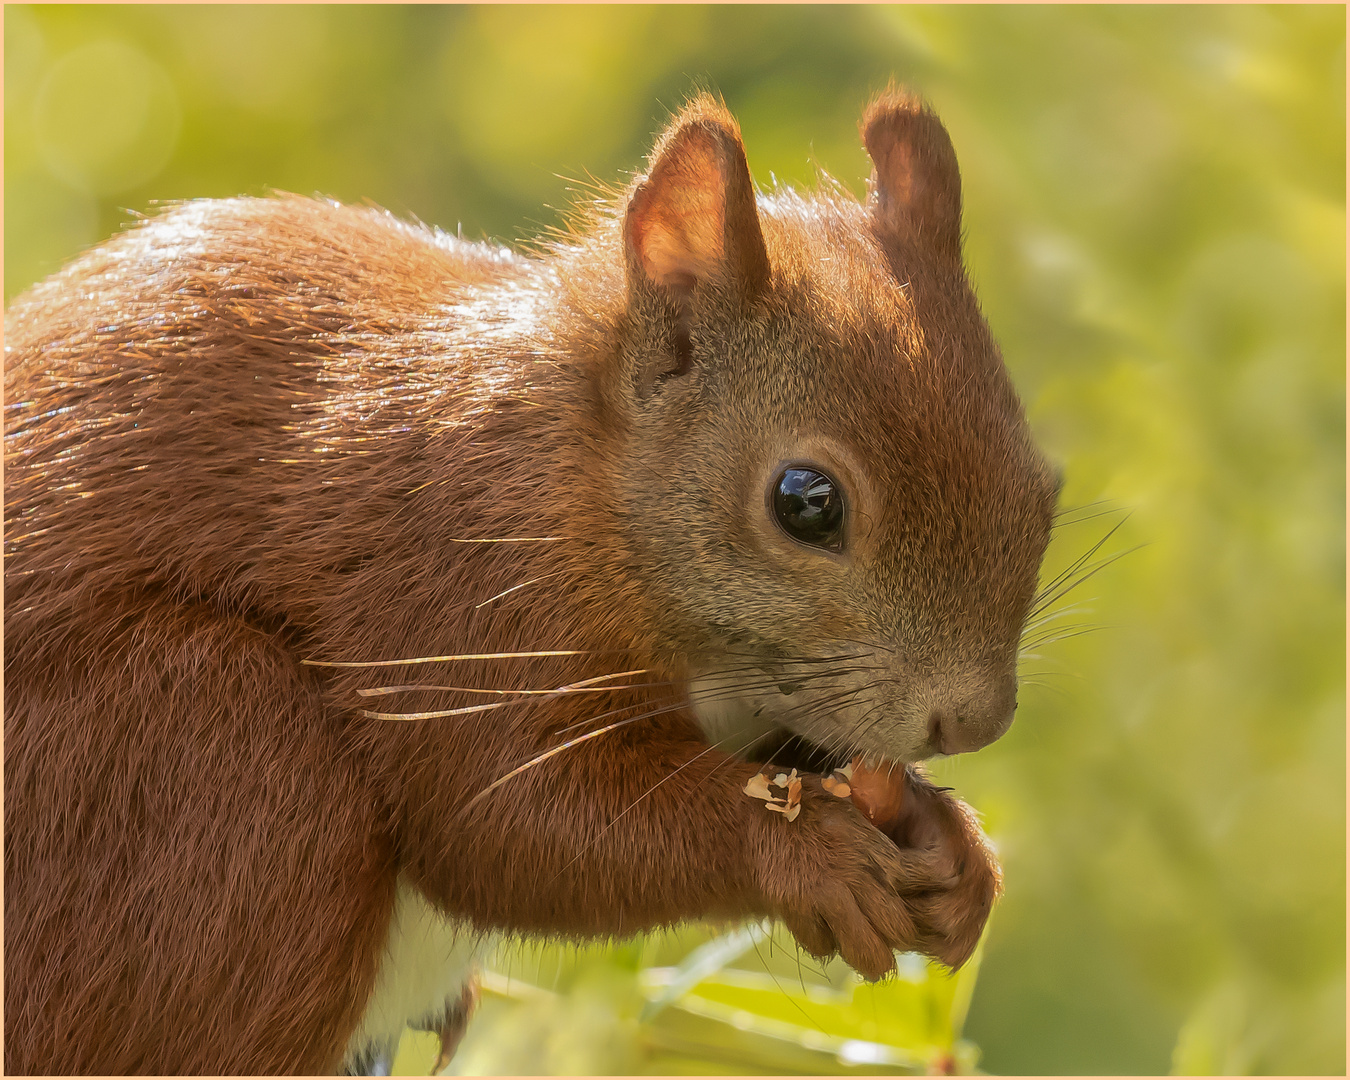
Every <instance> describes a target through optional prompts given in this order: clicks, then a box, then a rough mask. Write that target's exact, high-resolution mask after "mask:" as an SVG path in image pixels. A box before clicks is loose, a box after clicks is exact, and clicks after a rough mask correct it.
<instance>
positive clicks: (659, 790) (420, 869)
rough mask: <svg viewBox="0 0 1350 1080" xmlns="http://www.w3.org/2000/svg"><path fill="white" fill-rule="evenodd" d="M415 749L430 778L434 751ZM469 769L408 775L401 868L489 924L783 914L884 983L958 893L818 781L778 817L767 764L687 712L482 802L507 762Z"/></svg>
mask: <svg viewBox="0 0 1350 1080" xmlns="http://www.w3.org/2000/svg"><path fill="white" fill-rule="evenodd" d="M562 726H566V725H562ZM611 736H613V737H611ZM466 745H471V740H469V739H467V738H462V739H460V740H459V742H458V743H457V746H458V747H460V748H461V749H462V748H463V747H464V746H466ZM531 749H533V746H531ZM521 755H522V757H527V756H528V751H525V750H522V752H521ZM405 756H406V755H405ZM413 756H414V757H415V758H417V759H419V760H420V762H421V766H422V772H423V779H422V781H421V782H422V783H426V782H428V781H427V777H430V776H432V775H434V773H433V771H432V770H431V769H430V768H429V767H428V766H426V764H425V761H426V759H427V758H428V757H431V758H434V756H435V754H434V747H433V746H432V745H424V746H423V747H422V748H421V749H420V750H419V751H418V752H417V754H415V755H413ZM456 764H457V768H456V770H455V772H454V775H453V778H452V779H449V780H444V779H443V780H442V781H441V784H442V786H444V785H446V784H448V785H450V786H451V787H454V788H456V789H457V790H455V791H449V792H447V791H445V790H425V789H423V788H421V787H420V786H419V782H418V781H417V780H415V779H412V778H411V776H410V778H409V779H408V781H407V782H406V784H405V798H407V803H406V804H405V808H404V811H403V815H404V816H403V828H402V832H401V835H400V846H401V850H402V851H403V855H404V871H405V873H407V874H408V875H409V877H410V878H411V879H412V880H414V881H415V882H416V883H417V884H418V886H419V887H420V888H421V889H422V890H423V891H424V893H425V894H426V895H427V896H428V897H429V898H431V899H432V900H433V901H434V902H436V903H438V904H439V905H440V906H442V907H443V908H444V909H445V910H446V911H447V912H448V913H450V914H453V915H457V916H460V917H464V918H468V919H469V920H471V921H472V922H474V923H475V924H477V925H478V926H480V927H483V928H502V929H509V930H515V931H523V932H527V933H541V934H562V935H570V936H606V935H625V934H630V933H635V932H637V931H640V930H645V929H649V928H651V927H654V926H658V925H665V924H670V923H674V922H677V921H679V920H681V919H687V918H700V917H714V918H720V917H732V918H740V917H746V916H759V915H773V916H778V917H780V918H782V919H783V920H784V921H785V922H786V923H787V925H788V927H789V928H790V929H791V930H792V931H793V932H794V934H796V936H797V937H798V939H799V940H800V941H801V942H802V943H803V945H805V946H806V947H807V948H808V949H809V950H811V951H813V952H817V953H832V952H836V951H837V952H839V953H841V954H842V955H843V956H844V958H845V959H846V960H847V961H848V962H849V963H850V964H852V965H853V966H854V967H855V968H857V969H858V970H859V971H861V972H862V973H863V974H865V975H867V976H869V977H872V978H877V977H880V976H881V975H883V974H885V973H886V972H888V971H890V970H892V969H893V967H894V956H893V950H895V949H909V948H916V947H920V946H921V945H925V944H926V943H927V941H928V937H929V934H928V929H927V927H926V926H925V925H924V924H923V911H922V910H921V903H922V902H923V898H924V897H926V896H927V895H928V894H929V893H931V892H932V890H934V889H942V888H949V887H950V880H949V879H950V876H951V868H950V867H949V866H948V865H946V863H944V862H941V861H940V860H935V859H934V858H933V857H931V856H930V854H929V853H928V852H926V851H917V850H910V851H905V850H902V849H901V848H899V847H898V846H897V845H896V844H895V843H893V842H892V841H891V840H890V839H889V838H888V837H886V836H885V835H884V834H883V833H881V832H880V831H878V830H877V829H876V828H874V827H873V826H872V825H871V824H870V823H869V822H868V821H867V820H866V818H865V817H864V816H863V815H862V814H861V813H860V812H859V811H858V810H857V808H856V807H854V806H853V805H852V803H851V802H849V800H847V799H843V800H841V799H838V798H836V797H834V796H832V795H829V794H828V793H826V792H825V791H824V789H823V788H822V787H821V786H820V781H819V778H816V777H807V778H806V783H805V784H804V785H803V787H802V789H801V795H800V798H801V811H800V813H799V814H798V815H796V816H795V819H794V820H788V818H787V816H786V815H784V814H782V813H771V812H769V810H768V808H767V807H766V804H765V802H764V801H762V800H760V799H755V798H751V797H750V796H748V795H747V794H746V793H745V790H744V789H745V784H746V781H747V779H748V778H749V777H750V775H751V774H753V773H754V772H755V771H756V769H757V768H758V767H757V766H754V765H751V764H748V763H746V762H743V761H738V760H736V759H734V758H731V757H728V756H727V755H726V754H723V753H721V752H719V751H717V750H715V749H712V748H710V747H709V746H708V744H707V743H706V741H704V740H703V739H702V738H701V737H700V733H699V730H698V728H697V727H696V725H695V722H694V721H693V719H692V718H691V717H690V716H688V715H686V714H684V713H666V714H664V715H659V716H652V717H650V718H648V719H643V720H641V721H638V722H636V723H634V724H632V725H630V726H627V727H623V728H621V729H619V730H617V731H615V732H612V733H610V734H606V735H605V736H604V737H602V738H596V739H595V740H592V741H588V742H583V743H576V744H575V745H572V746H570V747H569V748H568V749H567V750H566V751H565V752H562V753H559V754H558V755H557V756H556V757H553V758H550V759H548V760H546V761H542V762H541V763H540V764H539V766H538V767H535V768H531V769H529V770H527V771H524V772H521V773H520V774H518V775H516V776H514V777H513V778H512V779H511V780H509V781H507V782H505V783H503V784H501V785H500V786H499V787H497V788H495V789H493V790H492V791H490V792H489V793H488V794H487V795H486V796H483V797H481V798H478V799H476V800H475V799H474V796H475V795H477V794H478V793H479V792H481V791H483V790H484V788H486V787H487V786H488V785H489V784H490V783H491V782H492V781H493V780H494V779H495V778H496V777H495V776H494V775H493V772H494V771H495V772H497V773H498V775H504V774H505V772H506V771H509V766H510V763H509V762H508V763H502V762H500V761H498V762H494V763H492V764H491V765H485V764H484V763H481V762H473V761H466V760H464V759H462V758H461V759H460V760H459V761H458V762H457V763H456Z"/></svg>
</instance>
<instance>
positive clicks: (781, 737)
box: [740, 726, 852, 776]
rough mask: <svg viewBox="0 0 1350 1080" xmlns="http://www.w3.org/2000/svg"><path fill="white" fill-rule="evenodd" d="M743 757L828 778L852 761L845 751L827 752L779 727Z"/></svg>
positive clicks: (756, 743) (749, 747) (759, 739)
mask: <svg viewBox="0 0 1350 1080" xmlns="http://www.w3.org/2000/svg"><path fill="white" fill-rule="evenodd" d="M740 756H742V757H744V758H745V759H746V760H747V761H750V762H752V763H754V764H759V765H767V764H770V763H772V764H774V765H778V766H781V767H783V768H787V769H796V770H797V771H798V772H809V773H818V774H820V775H821V776H829V775H830V774H831V773H832V772H834V770H835V769H842V768H843V767H844V766H846V765H847V764H848V763H849V762H850V761H851V760H852V755H851V754H849V753H847V752H845V751H842V750H828V749H826V748H825V747H823V746H821V745H819V744H818V743H813V742H811V741H810V740H809V739H807V738H805V737H803V736H801V735H798V734H797V733H796V732H793V731H789V730H788V729H787V728H782V727H777V726H775V727H774V728H772V729H771V730H770V731H767V732H765V733H764V734H763V735H761V736H760V737H759V738H757V739H756V740H755V741H754V743H753V745H751V746H748V747H746V749H745V750H744V751H743V753H742V754H741V755H740Z"/></svg>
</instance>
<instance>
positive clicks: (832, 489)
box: [771, 465, 844, 551]
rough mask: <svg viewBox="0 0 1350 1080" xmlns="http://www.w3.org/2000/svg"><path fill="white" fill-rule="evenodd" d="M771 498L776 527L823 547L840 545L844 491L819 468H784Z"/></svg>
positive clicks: (797, 466) (842, 527)
mask: <svg viewBox="0 0 1350 1080" xmlns="http://www.w3.org/2000/svg"><path fill="white" fill-rule="evenodd" d="M771 501H772V504H773V516H774V518H775V519H776V520H777V522H778V526H779V528H781V529H782V530H783V531H784V532H785V533H787V534H788V536H790V537H792V539H794V540H796V541H798V542H799V543H802V544H808V545H810V546H811V547H818V548H824V549H825V550H827V551H839V550H840V549H841V548H842V547H843V546H844V493H843V491H842V490H841V489H840V487H839V485H838V484H837V483H836V482H835V481H834V480H833V479H832V478H831V477H830V476H828V475H826V474H825V473H823V472H821V471H820V470H819V469H808V468H804V467H803V466H799V465H794V466H792V467H791V468H787V469H784V470H783V471H782V473H780V474H779V476H778V480H777V481H776V482H775V483H774V486H773V497H772V500H771Z"/></svg>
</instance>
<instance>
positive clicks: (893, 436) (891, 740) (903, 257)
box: [604, 90, 1057, 761]
mask: <svg viewBox="0 0 1350 1080" xmlns="http://www.w3.org/2000/svg"><path fill="white" fill-rule="evenodd" d="M861 131H862V137H863V141H864V143H865V145H866V147H867V150H868V153H869V154H870V156H871V159H872V163H873V172H872V176H871V180H870V184H869V194H868V197H867V199H866V201H865V202H863V203H859V202H858V201H857V200H856V199H855V198H854V197H852V196H851V195H850V194H849V193H847V192H846V191H844V190H842V189H840V188H838V187H835V186H832V185H831V184H830V182H829V181H825V182H824V183H823V185H822V186H823V190H820V191H817V192H815V193H812V194H799V193H796V192H793V191H788V190H775V191H773V192H772V193H771V194H768V195H760V194H758V193H757V192H756V189H755V185H754V183H753V181H752V180H751V176H750V171H749V169H748V167H747V164H746V157H745V150H744V147H743V145H742V142H741V137H740V133H739V130H738V128H737V125H736V123H735V121H734V120H733V119H732V117H731V116H730V115H729V114H728V112H727V111H726V109H725V108H724V107H723V106H722V105H721V104H719V103H718V102H716V101H715V100H713V99H712V98H710V97H708V96H700V97H699V98H697V99H696V100H694V101H693V102H691V103H690V104H689V105H688V106H687V107H686V108H685V109H684V111H683V112H681V113H680V114H679V116H677V117H676V119H675V120H674V121H673V123H672V124H671V125H670V126H669V128H668V129H667V130H666V131H665V133H664V134H663V135H662V136H661V137H660V139H659V141H658V142H657V144H656V147H655V149H654V151H653V153H652V155H651V158H650V160H649V163H648V167H647V171H646V173H645V175H642V176H640V177H638V178H637V179H636V180H635V181H634V183H633V185H632V186H631V187H630V189H629V191H628V194H627V199H626V204H625V206H624V209H623V213H622V230H621V236H622V250H623V273H624V275H625V290H624V295H625V299H624V301H623V304H624V311H623V314H622V316H621V318H620V319H619V320H618V323H617V325H618V327H619V331H618V344H617V346H616V347H615V349H614V351H613V355H612V357H611V360H610V361H609V363H608V367H607V370H606V372H605V374H604V379H605V381H606V387H605V391H604V397H605V399H606V401H607V403H608V404H607V409H606V411H607V413H608V414H609V416H610V417H611V422H612V427H613V429H614V430H615V432H616V433H617V434H615V435H614V436H613V437H614V438H616V439H617V440H618V441H619V443H620V444H621V447H622V449H621V453H620V454H619V456H618V457H619V460H622V461H623V462H624V463H625V464H624V468H623V469H622V470H620V474H619V476H618V479H617V487H618V489H619V490H618V499H619V504H620V506H619V513H620V515H621V517H622V519H623V521H624V523H625V524H624V533H625V536H626V538H627V543H628V544H629V545H630V549H631V550H630V552H629V558H630V559H631V560H632V562H633V563H634V564H635V570H636V571H637V574H636V576H637V577H639V578H640V579H641V580H642V581H643V582H644V583H645V588H647V589H648V590H649V591H650V594H651V595H650V597H649V599H650V603H651V608H652V610H653V611H658V612H659V613H660V617H659V619H657V620H656V621H657V622H659V624H660V625H659V627H658V631H659V635H660V640H661V648H662V649H663V650H664V651H665V652H666V654H667V655H668V656H670V657H671V658H673V663H674V664H675V665H676V666H682V667H683V668H684V669H687V671H688V672H689V675H690V678H691V688H692V693H693V697H694V700H695V703H696V706H697V708H698V711H699V714H700V719H701V720H702V721H703V722H704V724H705V727H706V728H707V729H708V730H709V733H710V735H712V736H715V737H716V738H717V739H725V740H726V741H727V742H726V748H727V749H730V750H733V751H734V750H740V749H743V746H742V745H741V744H743V743H748V742H749V741H750V740H751V739H752V738H755V737H757V736H760V737H763V738H765V739H771V738H773V737H774V732H779V731H783V730H786V731H787V732H791V733H793V734H795V735H797V736H798V737H800V739H801V740H804V741H805V742H806V743H807V744H808V745H810V746H812V747H813V748H818V749H823V750H824V751H826V752H827V754H828V755H830V756H833V757H838V758H840V759H842V758H845V757H848V756H852V755H854V754H856V753H863V754H867V755H872V756H877V757H883V758H886V759H889V760H902V761H904V760H916V759H919V758H923V757H926V756H929V755H931V754H933V753H935V752H944V753H955V752H959V751H962V750H973V749H976V748H978V747H979V746H983V745H985V744H986V743H988V742H990V741H992V740H993V739H995V738H997V737H998V736H999V735H1000V734H1002V732H1003V731H1004V730H1005V729H1006V728H1007V726H1008V724H1009V723H1010V722H1011V719H1012V713H1013V709H1014V707H1015V693H1016V663H1017V654H1018V641H1019V637H1020V634H1021V630H1022V627H1023V624H1024V622H1025V621H1026V619H1027V617H1028V614H1029V612H1030V610H1031V607H1032V604H1033V600H1034V597H1035V594H1036V581H1037V574H1038V568H1039V565H1040V562H1041V557H1042V554H1043V553H1044V550H1045V546H1046V542H1047V539H1048V536H1049V531H1050V525H1051V519H1052V515H1053V510H1054V504H1055V498H1056V491H1057V485H1056V482H1055V479H1054V477H1053V475H1052V473H1051V470H1050V469H1049V468H1048V467H1047V465H1046V463H1045V462H1044V460H1043V459H1042V458H1041V456H1040V455H1039V453H1038V452H1037V450H1036V448H1035V447H1034V445H1033V443H1032V440H1031V437H1030V434H1029V431H1028V427H1027V423H1026V420H1025V417H1024V415H1023V411H1022V408H1021V406H1020V404H1019V402H1018V400H1017V397H1016V395H1015V393H1014V391H1013V389H1012V386H1011V383H1010V381H1009V378H1008V375H1007V372H1006V370H1005V369H1004V366H1003V363H1002V359H1001V357H1000V355H999V352H998V349H997V347H996V345H995V344H994V341H993V339H992V337H991V335H990V332H989V328H988V326H987V325H986V323H985V321H984V318H983V317H982V315H981V313H980V310H979V307H978V304H977V302H976V300H975V296H974V294H973V292H972V290H971V287H970V284H969V282H968V281H967V278H966V275H965V272H964V269H963V266H962V262H961V250H960V249H961V243H960V228H961V194H960V176H959V173H958V171H957V165H956V156H955V153H954V151H953V149H952V144H951V141H950V139H949V138H948V136H947V133H946V131H945V130H944V128H943V126H942V124H941V123H940V122H939V121H938V119H937V118H936V117H935V116H934V115H933V113H932V112H931V111H929V110H928V109H927V108H926V107H925V106H924V105H922V104H921V103H920V102H918V101H917V100H916V99H914V98H912V97H910V96H908V95H906V94H904V93H902V92H900V91H896V90H890V91H888V92H886V93H885V94H883V95H882V96H880V97H879V98H877V99H876V100H875V101H873V102H872V104H871V105H870V106H869V107H868V108H867V110H866V112H865V113H864V116H863V120H862V124H861ZM754 752H755V750H754V748H753V747H752V748H749V749H747V753H750V754H752V755H753V754H754Z"/></svg>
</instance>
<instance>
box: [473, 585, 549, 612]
mask: <svg viewBox="0 0 1350 1080" xmlns="http://www.w3.org/2000/svg"><path fill="white" fill-rule="evenodd" d="M542 580H543V578H533V579H532V580H530V581H522V582H521V583H520V584H519V585H512V586H511V587H510V588H509V589H503V590H502V591H501V592H499V593H498V594H497V595H496V596H489V597H488V598H487V599H486V600H484V601H483V602H482V603H481V604H474V606H473V609H474V611H479V610H481V609H482V608H485V607H487V606H488V605H489V604H490V603H492V602H493V601H494V600H500V599H501V598H502V597H503V596H510V595H511V594H512V593H513V592H515V591H516V590H517V589H525V588H528V587H529V586H531V585H538V584H539V582H540V581H542Z"/></svg>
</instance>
